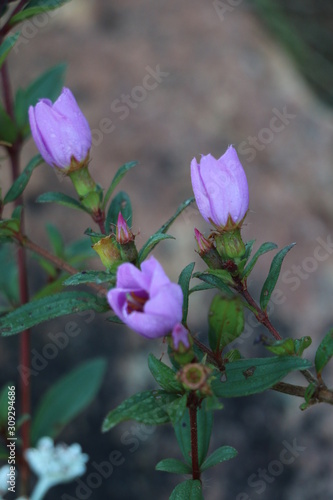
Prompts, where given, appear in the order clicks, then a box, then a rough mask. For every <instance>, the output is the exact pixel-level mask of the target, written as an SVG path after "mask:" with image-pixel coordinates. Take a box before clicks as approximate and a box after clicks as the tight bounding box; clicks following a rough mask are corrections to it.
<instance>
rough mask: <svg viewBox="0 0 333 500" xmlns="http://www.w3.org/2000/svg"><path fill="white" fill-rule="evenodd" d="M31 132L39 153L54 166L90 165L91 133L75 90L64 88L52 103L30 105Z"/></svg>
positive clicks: (42, 100) (66, 168)
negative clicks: (73, 92) (74, 94)
mask: <svg viewBox="0 0 333 500" xmlns="http://www.w3.org/2000/svg"><path fill="white" fill-rule="evenodd" d="M29 121H30V127H31V133H32V136H33V138H34V140H35V143H36V146H37V148H38V149H39V152H40V154H41V155H42V157H43V158H44V160H45V161H46V163H48V164H49V165H51V166H52V167H58V168H61V169H65V170H66V171H68V170H75V169H77V168H80V166H81V165H87V163H88V158H89V150H90V148H91V132H90V128H89V125H88V122H87V120H86V118H85V117H84V115H83V114H82V112H81V110H80V108H79V106H78V104H77V102H76V100H75V98H74V96H73V94H72V92H71V91H70V90H69V89H67V88H63V90H62V92H61V94H60V96H59V97H58V99H57V100H56V101H55V103H52V102H51V101H50V100H49V99H41V100H40V101H39V102H38V103H37V104H36V106H30V108H29Z"/></svg>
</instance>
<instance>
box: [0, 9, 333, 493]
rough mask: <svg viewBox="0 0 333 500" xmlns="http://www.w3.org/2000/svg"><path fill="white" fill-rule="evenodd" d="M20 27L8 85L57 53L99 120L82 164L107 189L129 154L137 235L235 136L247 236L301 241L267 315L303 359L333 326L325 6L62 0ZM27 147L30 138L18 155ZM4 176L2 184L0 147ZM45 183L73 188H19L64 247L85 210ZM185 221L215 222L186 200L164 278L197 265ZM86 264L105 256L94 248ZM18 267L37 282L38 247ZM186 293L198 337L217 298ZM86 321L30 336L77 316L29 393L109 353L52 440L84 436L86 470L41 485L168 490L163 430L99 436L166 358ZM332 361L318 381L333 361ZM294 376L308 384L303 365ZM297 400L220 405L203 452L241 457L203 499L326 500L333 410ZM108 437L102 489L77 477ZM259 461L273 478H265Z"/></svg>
mask: <svg viewBox="0 0 333 500" xmlns="http://www.w3.org/2000/svg"><path fill="white" fill-rule="evenodd" d="M29 22H30V21H29ZM30 23H31V25H32V26H30V25H29V26H28V25H27V24H26V25H25V27H24V25H23V28H22V35H23V36H22V39H21V43H19V44H18V45H17V46H16V48H14V50H13V52H12V55H11V58H10V71H11V75H12V80H13V85H14V87H15V89H17V88H19V87H20V86H21V85H26V84H27V83H29V82H30V81H32V80H33V79H34V78H35V77H37V76H38V75H39V74H40V73H42V72H43V71H45V70H46V69H48V68H49V67H50V66H52V65H56V64H58V63H59V62H66V63H67V65H68V70H67V78H66V86H68V87H70V88H71V90H72V91H73V93H74V95H75V97H76V99H77V101H78V103H79V105H80V107H81V109H82V111H83V112H84V114H85V115H86V117H87V119H88V121H89V123H90V125H91V128H92V129H93V138H94V139H93V142H94V146H93V148H92V153H91V158H92V161H91V171H92V174H93V176H94V178H95V179H96V181H98V182H99V183H100V184H101V185H102V186H107V185H108V183H109V182H110V180H111V178H112V177H113V175H114V173H115V172H116V170H117V168H119V166H120V165H122V164H123V163H126V162H128V161H131V160H138V162H139V166H138V167H136V168H135V169H134V170H132V171H131V172H130V173H129V174H128V176H127V177H126V178H125V180H123V181H122V184H121V185H120V189H124V190H126V191H127V192H128V193H129V195H130V197H131V200H132V205H133V211H134V219H133V230H134V232H136V233H137V234H138V235H137V243H138V246H139V247H140V246H141V245H142V244H143V243H144V242H145V241H146V239H147V238H148V237H149V236H150V235H151V234H152V233H153V232H154V231H156V230H157V229H158V228H159V227H160V226H161V224H162V223H163V222H165V221H166V220H167V219H168V218H169V217H170V216H171V215H172V213H173V212H174V211H175V209H176V207H177V206H178V205H179V204H180V203H181V202H182V201H183V200H185V199H186V198H188V197H190V196H191V195H192V190H191V184H190V177H189V165H190V162H191V160H192V158H193V157H194V156H195V157H196V158H197V159H199V158H200V155H201V154H208V153H212V154H213V155H214V156H216V157H219V156H221V155H222V154H223V153H224V151H225V149H226V148H227V146H228V145H229V144H233V145H234V146H235V147H236V149H237V151H238V154H239V158H240V160H241V162H242V164H243V166H244V169H245V171H246V174H247V177H248V182H249V188H250V213H249V215H248V217H247V220H246V225H245V227H244V230H243V235H244V238H245V240H248V239H253V238H255V239H256V241H257V244H256V245H257V246H256V247H255V248H258V246H259V245H260V244H261V243H262V242H264V241H274V242H276V243H277V244H278V246H279V247H280V248H281V247H283V246H285V245H287V244H289V243H291V242H296V243H297V245H296V247H295V248H294V249H293V250H292V251H291V252H290V253H289V254H288V256H287V258H286V259H285V262H284V265H283V268H282V273H281V277H280V281H279V282H278V285H277V288H278V289H279V290H280V294H279V300H277V301H276V303H273V304H272V307H271V316H272V319H273V322H274V324H275V325H276V326H277V327H278V329H280V331H281V333H282V334H283V335H284V336H293V337H294V338H298V337H301V336H303V335H311V336H312V338H313V339H314V342H313V346H311V347H310V348H309V349H308V351H307V353H308V357H309V359H312V358H313V355H314V352H315V348H316V347H317V345H318V344H319V342H320V340H321V338H322V337H323V336H324V334H325V333H326V331H327V329H328V327H330V326H332V290H333V256H332V254H333V248H332V241H333V229H332V222H333V217H332V215H333V197H332V190H333V168H332V160H333V144H332V136H333V126H332V107H331V106H332V103H333V90H332V89H333V66H332V57H333V51H332V39H333V32H332V24H333V7H332V3H331V2H330V1H329V0H326V1H325V0H317V1H315V0H302V1H301V0H297V1H296V0H295V1H293V2H288V1H287V0H283V1H282V0H281V1H279V2H275V1H274V0H253V1H250V0H248V1H246V0H223V1H209V2H207V1H203V0H184V1H182V2H176V1H174V0H171V1H169V2H164V1H161V0H154V1H153V0H136V1H131V0H110V1H105V0H95V1H92V0H73V1H72V2H70V3H69V4H68V5H66V6H65V7H63V8H61V9H60V10H58V11H55V12H54V13H52V14H51V15H50V16H49V19H48V20H47V21H45V19H44V21H43V22H40V23H39V24H38V22H36V21H34V20H32V21H31V22H30ZM41 97H42V96H41ZM35 153H36V148H35V145H34V144H33V142H32V141H30V142H29V143H28V145H27V147H26V149H25V151H24V157H23V158H22V165H25V164H26V163H27V161H28V159H30V157H31V156H32V155H33V154H35ZM0 175H1V184H2V186H3V192H6V189H7V188H8V186H9V173H8V166H7V165H6V161H5V160H2V162H1V169H0ZM45 190H47V191H51V190H52V191H62V192H65V193H67V194H70V195H73V189H72V187H71V185H70V183H69V181H68V182H67V180H64V181H63V182H60V180H59V178H58V177H57V176H56V175H55V173H54V172H53V171H52V169H51V168H49V167H47V166H46V165H45V166H43V167H42V168H39V169H38V170H37V171H36V172H35V173H34V175H33V177H32V180H31V181H30V184H29V185H28V188H27V190H26V192H25V193H26V194H25V199H26V203H27V206H28V210H27V217H26V221H27V222H26V226H27V232H28V233H30V234H31V237H32V239H33V240H35V241H38V242H39V243H40V244H41V245H42V246H47V245H48V243H47V236H46V231H45V224H46V223H47V222H51V223H53V224H55V225H56V226H57V227H59V228H60V229H61V231H62V232H63V235H64V239H65V241H66V242H68V243H70V242H73V241H75V240H76V239H78V238H81V237H83V232H84V230H85V229H86V228H87V227H88V226H91V224H92V223H91V221H90V220H88V219H87V218H85V217H84V216H83V215H81V213H79V212H77V213H76V212H70V211H69V209H65V208H63V207H59V206H56V205H51V204H49V205H48V204H45V205H39V204H36V202H35V200H36V198H37V197H38V196H39V194H41V193H42V192H43V191H45ZM194 227H198V228H199V229H200V230H201V231H202V232H204V233H205V234H206V235H208V234H209V228H208V227H207V225H206V224H205V223H204V221H203V220H202V219H201V217H200V215H199V213H198V212H197V210H196V209H195V207H190V208H189V209H188V210H187V211H186V212H185V214H184V215H183V216H181V217H180V218H179V219H178V221H177V222H176V223H175V224H174V226H173V227H172V229H171V231H170V233H171V234H172V235H173V236H175V237H176V238H177V239H176V241H171V240H169V241H166V242H162V243H161V244H160V245H159V247H158V248H157V249H156V252H155V255H156V256H157V257H158V258H159V259H160V260H161V262H162V263H163V265H164V266H165V268H166V270H167V272H168V274H169V276H170V278H171V279H172V280H174V281H176V280H177V277H178V275H179V273H180V271H181V270H182V269H183V267H184V266H185V265H186V264H187V263H189V262H191V261H196V262H197V266H196V269H197V270H199V269H201V268H203V267H202V264H201V263H200V262H199V260H198V258H197V256H196V254H195V252H194V249H195V244H194V239H193V228H194ZM318 248H319V249H318ZM271 258H272V255H268V256H267V258H266V257H262V258H261V261H260V262H261V265H258V266H257V269H256V271H255V273H253V275H252V278H251V282H250V286H251V290H252V291H253V293H254V295H256V294H257V293H258V292H259V291H260V288H261V284H262V283H263V280H264V279H265V277H266V275H267V272H268V269H269V265H270V260H271ZM91 267H92V268H101V265H100V263H99V262H98V259H93V260H92V261H91ZM30 269H31V293H34V292H35V291H36V290H37V289H38V287H39V286H40V285H41V284H42V283H43V280H44V279H45V278H44V276H43V274H42V272H41V271H39V269H38V267H37V266H36V265H35V263H34V262H33V260H31V262H30ZM256 296H257V295H256ZM191 300H192V302H191V304H190V307H191V316H190V326H191V328H192V330H193V331H194V332H198V334H199V335H200V338H204V336H205V334H206V331H207V328H206V314H207V310H208V307H209V303H210V300H211V295H209V294H207V295H205V296H203V295H200V297H197V298H195V297H192V299H191ZM199 304H200V309H199V307H197V306H198V305H199ZM88 319H89V318H88V316H87V315H81V316H79V315H76V316H75V317H74V316H73V317H70V318H68V317H66V318H64V319H61V320H57V321H52V322H51V321H50V322H48V323H47V324H44V325H41V326H39V327H36V328H34V330H33V331H32V332H31V342H32V349H34V350H35V351H34V352H37V353H40V352H41V350H42V348H43V346H44V345H45V342H48V341H49V340H48V339H49V337H48V334H50V333H56V332H60V331H63V330H64V328H65V326H66V323H67V322H68V321H69V320H72V321H75V322H76V323H77V324H78V325H79V328H80V329H81V333H80V335H78V336H76V337H74V338H72V339H71V340H70V343H69V345H68V346H67V347H66V349H64V350H63V351H62V352H60V353H59V355H58V356H57V357H56V358H55V359H52V360H49V363H48V366H47V367H46V368H45V369H43V371H41V372H40V373H38V374H37V375H35V376H33V377H32V384H33V386H32V390H33V398H34V401H35V402H36V401H38V398H39V397H40V396H41V394H43V392H44V391H45V390H46V389H47V388H48V387H49V386H50V385H51V384H52V383H53V382H55V381H56V380H57V379H58V377H59V376H60V375H62V374H64V373H66V372H68V371H69V370H70V369H71V368H73V367H75V366H77V365H78V364H79V363H80V362H81V361H82V360H86V359H91V358H93V357H96V356H105V357H107V359H108V371H107V376H106V378H105V380H104V383H103V387H102V389H101V391H100V393H99V396H98V399H97V400H96V401H95V402H94V404H93V405H91V406H90V407H89V408H88V409H87V410H86V412H85V413H84V414H82V415H81V416H80V417H79V418H77V419H76V420H75V422H74V423H73V424H72V425H70V426H68V427H66V429H65V430H64V431H63V432H62V435H61V439H62V440H63V441H64V442H67V443H72V442H79V443H80V444H81V445H82V448H83V450H84V451H85V452H87V453H88V454H89V456H90V462H89V465H88V473H87V476H85V477H83V478H81V479H82V481H83V483H84V484H85V485H86V490H84V488H83V487H82V484H81V487H82V488H83V489H82V490H81V496H75V495H77V493H75V490H76V488H77V487H78V483H71V484H69V485H64V486H59V487H57V488H54V489H53V490H51V491H50V492H49V494H48V496H47V499H49V500H59V498H63V497H62V495H63V494H64V493H65V492H66V493H68V494H69V495H72V496H71V497H70V498H78V499H80V498H82V499H83V498H84V499H88V498H89V499H94V500H95V499H96V500H102V499H106V498H110V499H116V500H139V499H145V498H156V499H159V500H166V499H167V498H168V497H169V493H170V492H171V490H172V487H173V486H174V485H175V484H177V482H178V480H179V478H178V477H173V476H171V475H168V474H165V473H161V472H154V466H155V464H156V463H157V462H158V461H159V460H161V459H162V458H165V457H178V458H179V454H178V453H179V452H178V450H177V446H176V444H175V439H174V437H173V433H172V430H171V429H169V428H167V427H165V428H156V429H152V428H148V427H145V426H138V424H135V423H134V422H129V423H126V424H122V425H119V426H118V427H117V428H116V429H115V430H113V431H112V432H109V433H107V434H104V435H102V434H101V433H100V426H101V423H102V421H103V418H104V417H105V415H106V413H107V412H108V411H109V410H110V409H112V408H114V407H115V406H116V405H117V404H119V403H120V402H121V401H122V400H123V399H125V398H126V397H128V396H130V395H132V394H134V393H135V392H138V391H140V390H145V389H149V388H152V387H154V381H153V379H152V377H151V376H150V374H149V371H148V368H147V366H146V358H147V354H148V353H149V352H154V353H155V355H156V356H158V357H159V356H161V354H162V353H164V355H165V357H166V346H165V345H164V344H163V343H162V342H161V341H154V342H148V341H146V340H145V339H143V338H141V337H139V336H138V335H136V334H135V333H133V332H130V331H128V330H127V329H126V328H125V327H122V326H117V325H115V326H114V325H112V324H110V323H106V322H105V320H104V319H103V318H97V317H96V318H95V319H94V320H93V321H90V320H89V321H88ZM249 321H251V320H250V317H249ZM251 325H252V326H251ZM253 325H254V323H249V324H248V326H247V329H246V331H245V335H244V337H247V338H246V339H245V338H244V339H243V341H244V342H242V343H241V344H240V345H239V346H238V347H239V348H240V350H241V352H242V353H243V354H244V355H251V356H260V355H263V352H264V351H263V350H262V348H261V347H260V346H258V345H257V344H254V341H255V339H256V338H257V337H258V335H259V334H260V333H261V332H262V330H261V328H260V327H254V326H253ZM17 345H18V337H13V338H6V339H3V340H2V349H1V354H0V361H1V364H2V367H3V369H2V374H1V379H2V383H3V384H5V383H6V382H7V380H14V381H16V380H18V372H17V365H18V357H17ZM164 359H165V358H164ZM326 370H327V371H326V372H325V374H324V375H326V381H327V383H328V384H329V383H330V380H331V377H332V370H331V371H330V369H329V368H327V369H326ZM290 380H293V381H295V382H296V383H301V384H302V383H303V384H304V382H303V380H302V379H301V378H300V377H298V376H297V375H295V376H294V378H292V377H291V378H290ZM304 385H305V384H304ZM83 390H84V388H83ZM301 402H302V401H301V400H300V399H297V400H296V398H291V397H289V396H285V395H280V394H278V393H275V392H272V393H269V392H268V393H266V394H264V395H259V396H255V397H250V398H241V399H239V400H237V401H236V400H234V401H229V400H226V401H225V402H224V404H225V410H224V411H223V412H220V415H219V416H218V418H217V420H216V424H215V427H214V435H213V436H214V437H213V440H212V449H214V448H216V447H218V446H222V445H224V444H228V445H231V446H234V447H235V448H236V449H237V450H238V451H239V455H238V457H237V458H236V459H234V460H232V461H230V462H228V463H226V464H223V465H221V466H220V467H219V468H216V469H211V470H210V471H209V472H208V473H206V474H205V476H204V494H205V499H207V500H222V499H223V500H250V499H251V500H257V499H268V498H269V499H271V500H291V499H293V500H301V499H302V500H329V499H331V498H332V496H333V479H332V478H333V470H332V468H333V465H332V464H333V461H332V459H331V457H332V450H333V429H332V409H331V408H330V407H328V406H324V405H321V406H318V407H313V408H310V409H309V410H307V411H306V412H305V413H302V412H301V411H300V410H299V409H298V407H299V405H300V404H301ZM286 442H287V444H289V445H290V447H292V446H293V444H295V443H296V444H297V446H298V447H300V448H302V451H294V456H295V460H294V461H293V463H290V464H285V465H283V466H282V469H281V467H280V468H279V467H278V466H277V465H276V462H277V461H279V456H280V453H281V451H282V450H283V449H285V448H286ZM287 448H288V446H287ZM113 450H118V451H119V452H120V453H121V454H122V456H123V457H124V461H123V463H122V464H121V465H118V466H115V467H114V470H113V472H112V474H111V475H110V477H108V478H105V479H103V481H102V482H101V484H99V485H98V487H97V486H96V485H95V486H94V484H93V482H91V483H89V482H88V483H87V481H86V479H87V477H88V476H89V474H92V473H93V472H96V470H95V469H96V468H94V466H93V465H92V464H93V462H95V463H97V464H100V463H101V462H102V461H104V460H107V457H108V455H109V454H110V453H111V452H112V451H113ZM274 463H275V465H274ZM272 464H273V465H272ZM280 464H281V462H280ZM263 469H264V470H266V472H267V474H266V476H265V478H263V477H261V482H260V480H259V479H258V477H259V471H260V470H263ZM261 474H262V475H263V474H264V473H261ZM267 478H268V479H267ZM87 484H90V486H88V487H87ZM84 492H85V493H84ZM84 495H86V496H84ZM65 498H66V497H65Z"/></svg>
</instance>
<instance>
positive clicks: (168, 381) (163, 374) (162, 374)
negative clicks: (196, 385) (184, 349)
mask: <svg viewBox="0 0 333 500" xmlns="http://www.w3.org/2000/svg"><path fill="white" fill-rule="evenodd" d="M148 367H149V370H150V372H151V374H152V376H153V377H154V379H155V380H156V382H157V383H158V385H160V386H161V387H162V389H164V390H165V391H167V392H171V393H176V394H182V393H183V392H184V389H183V386H182V384H181V383H180V382H178V380H177V379H176V375H177V373H176V372H175V371H174V370H172V369H171V368H169V366H167V365H165V364H164V363H162V361H160V360H159V359H157V358H155V356H154V355H153V354H149V356H148Z"/></svg>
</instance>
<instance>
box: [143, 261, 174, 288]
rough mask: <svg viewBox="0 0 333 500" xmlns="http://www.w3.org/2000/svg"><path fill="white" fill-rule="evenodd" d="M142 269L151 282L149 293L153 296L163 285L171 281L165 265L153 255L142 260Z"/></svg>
mask: <svg viewBox="0 0 333 500" xmlns="http://www.w3.org/2000/svg"><path fill="white" fill-rule="evenodd" d="M141 269H142V273H143V274H144V275H145V276H146V279H147V280H148V282H149V285H148V286H149V293H150V295H152V296H153V295H155V294H156V293H157V292H158V291H159V289H160V288H161V287H162V286H164V285H168V284H169V283H170V280H169V278H168V276H167V275H166V274H165V272H164V269H163V267H162V266H161V264H160V263H159V262H158V261H157V260H156V259H155V257H153V256H151V257H150V258H149V259H147V260H145V261H144V262H142V264H141Z"/></svg>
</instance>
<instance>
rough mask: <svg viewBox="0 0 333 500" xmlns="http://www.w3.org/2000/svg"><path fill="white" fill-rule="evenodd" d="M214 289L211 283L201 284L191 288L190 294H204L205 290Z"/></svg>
mask: <svg viewBox="0 0 333 500" xmlns="http://www.w3.org/2000/svg"><path fill="white" fill-rule="evenodd" d="M213 288H215V286H214V285H210V284H209V283H201V284H200V285H195V286H193V287H192V288H190V290H189V292H188V293H189V294H190V295H191V293H194V292H203V291H205V290H212V289H213Z"/></svg>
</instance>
